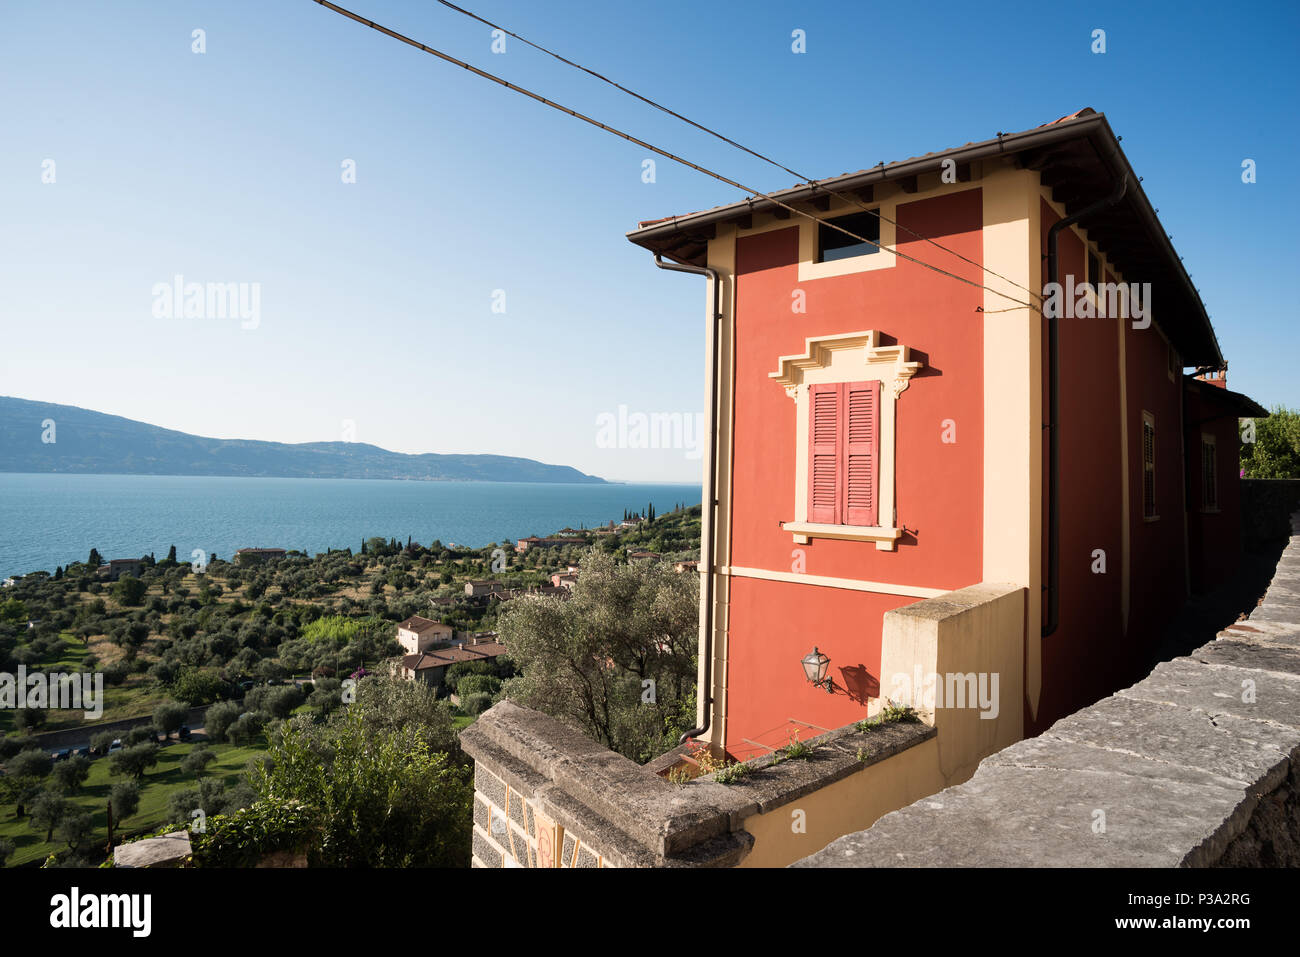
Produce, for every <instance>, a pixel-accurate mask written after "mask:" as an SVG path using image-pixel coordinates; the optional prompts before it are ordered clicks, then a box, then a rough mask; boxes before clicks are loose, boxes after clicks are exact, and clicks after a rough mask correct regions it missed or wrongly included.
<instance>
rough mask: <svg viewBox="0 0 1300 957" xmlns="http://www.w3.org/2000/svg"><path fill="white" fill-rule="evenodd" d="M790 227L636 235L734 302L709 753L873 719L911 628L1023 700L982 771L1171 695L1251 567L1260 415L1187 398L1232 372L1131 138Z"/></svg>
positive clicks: (706, 648)
mask: <svg viewBox="0 0 1300 957" xmlns="http://www.w3.org/2000/svg"><path fill="white" fill-rule="evenodd" d="M774 198H775V199H776V200H778V201H779V204H780V205H778V203H774V202H772V201H769V200H767V199H753V200H742V201H740V202H736V203H732V204H730V205H727V206H721V207H717V208H715V209H711V210H707V211H704V212H700V213H693V214H690V215H686V216H674V217H671V218H668V219H665V220H659V221H651V222H647V223H644V224H642V226H641V227H640V228H638V229H636V230H634V231H632V232H631V233H629V234H628V236H629V239H630V240H631V241H632V242H633V243H635V244H637V245H639V246H641V247H643V248H645V249H646V250H648V251H650V252H652V253H654V254H655V256H656V258H657V260H658V262H659V264H660V265H661V266H663V267H664V268H668V269H674V270H678V271H685V272H692V273H696V274H699V275H703V276H707V277H708V279H709V290H708V310H707V317H708V329H709V330H710V332H709V339H708V348H707V353H706V361H707V364H708V367H709V369H710V377H709V393H708V394H709V395H710V396H711V403H712V406H713V408H712V415H713V416H714V417H716V423H717V426H716V431H714V432H712V434H711V436H710V439H711V444H710V447H709V452H708V454H707V455H706V456H705V492H704V501H705V503H706V506H705V508H704V513H703V538H704V547H703V554H702V558H701V571H702V572H703V573H704V575H703V580H702V590H703V592H704V595H703V603H702V612H703V613H702V615H701V631H700V655H699V659H700V676H699V677H700V694H699V713H698V716H697V721H698V724H699V728H697V729H696V733H697V734H698V735H699V737H700V739H701V740H704V741H708V742H710V743H711V744H712V745H713V746H714V747H715V748H717V749H720V750H721V749H725V750H726V751H727V752H729V753H731V754H732V755H734V756H736V757H740V758H746V757H750V756H752V755H754V754H761V753H765V752H766V750H769V749H770V748H771V747H774V746H781V745H783V744H785V743H786V740H787V738H788V735H789V734H790V733H791V730H792V728H795V727H796V725H792V724H791V723H790V722H791V720H792V719H794V720H795V721H797V722H803V723H804V724H803V725H801V726H807V725H811V726H813V727H818V728H838V727H843V726H845V725H848V724H850V723H852V722H854V721H857V720H859V719H861V718H863V717H866V716H867V715H869V714H874V713H876V712H877V711H878V710H879V708H880V706H881V704H882V701H883V699H884V698H886V697H894V698H895V699H896V700H897V699H898V698H899V696H900V692H899V691H898V690H896V689H897V688H899V687H902V686H903V685H906V684H907V682H908V681H910V679H911V674H910V671H911V668H910V666H909V667H908V671H909V674H907V675H901V672H900V671H898V670H897V662H898V660H902V659H901V658H898V657H897V656H898V655H902V653H903V651H906V652H907V655H911V656H912V657H911V658H907V655H903V658H907V660H918V661H919V660H920V659H919V658H917V657H916V656H917V655H920V654H921V652H922V651H923V650H924V648H923V647H922V645H921V644H918V643H913V644H909V643H908V642H909V641H910V640H911V639H909V638H908V637H907V636H908V635H909V634H913V632H909V631H908V629H922V628H932V629H935V628H937V629H947V631H941V633H942V634H945V635H948V636H949V638H947V639H945V640H944V641H941V642H940V643H939V645H938V646H937V647H938V650H937V651H935V652H934V653H933V654H930V660H931V662H932V663H933V662H934V661H938V660H944V661H946V663H947V665H948V666H949V667H950V668H951V670H952V671H960V672H972V673H974V672H979V673H981V674H985V675H986V677H991V676H992V675H993V674H996V675H997V676H998V677H999V678H1000V685H999V687H1000V691H999V702H998V704H999V708H1000V710H999V711H998V713H997V716H996V719H995V720H991V721H975V722H974V723H973V726H974V727H975V728H976V729H977V730H978V731H979V733H980V734H981V735H983V737H981V738H977V739H976V738H972V739H971V740H970V741H965V742H963V743H962V747H963V748H964V749H965V750H964V751H963V754H964V755H965V756H966V758H967V759H969V760H977V759H978V757H979V756H980V754H987V753H990V752H991V751H993V750H996V749H997V748H1000V747H1003V746H1005V745H1007V744H1009V743H1011V742H1013V741H1015V740H1018V739H1019V738H1021V737H1023V736H1025V735H1027V734H1036V733H1038V732H1039V731H1041V730H1043V729H1044V728H1046V727H1047V726H1048V725H1050V724H1051V723H1052V722H1053V721H1055V720H1056V719H1058V718H1060V717H1062V716H1063V715H1066V714H1069V713H1071V712H1073V711H1075V710H1077V709H1078V708H1080V707H1082V706H1085V705H1087V704H1089V703H1091V702H1093V701H1095V700H1096V699H1097V698H1099V697H1101V696H1103V695H1105V694H1108V693H1109V692H1111V691H1112V690H1114V689H1116V688H1119V687H1122V686H1123V685H1125V684H1128V683H1131V682H1132V681H1133V680H1136V678H1137V677H1139V676H1140V675H1142V674H1145V673H1146V668H1147V667H1148V666H1149V660H1150V654H1151V653H1152V651H1153V650H1154V648H1155V647H1156V645H1157V644H1158V642H1159V640H1160V637H1161V633H1162V630H1163V625H1164V623H1165V622H1166V621H1167V620H1168V618H1169V617H1170V616H1171V615H1172V614H1173V613H1174V612H1176V611H1177V610H1178V608H1179V607H1180V606H1181V605H1182V604H1183V602H1184V600H1185V599H1186V597H1187V594H1188V588H1189V582H1191V581H1192V580H1195V581H1196V582H1197V583H1199V584H1201V585H1204V586H1207V587H1208V586H1209V585H1212V584H1213V583H1215V582H1216V581H1221V580H1222V578H1223V577H1224V576H1225V575H1226V574H1229V573H1230V571H1231V569H1232V567H1233V566H1234V564H1235V550H1234V546H1231V544H1230V539H1231V538H1232V536H1233V534H1235V533H1234V532H1233V531H1232V530H1233V529H1235V528H1236V527H1237V526H1238V524H1239V520H1238V516H1237V514H1236V502H1237V497H1236V493H1235V485H1236V482H1237V471H1236V467H1235V462H1236V431H1235V428H1236V426H1235V419H1236V417H1237V416H1238V415H1249V414H1256V415H1258V414H1259V411H1260V410H1258V407H1257V406H1255V405H1254V403H1251V402H1250V400H1248V399H1246V398H1245V397H1244V396H1238V395H1236V394H1235V393H1226V390H1221V389H1218V388H1216V387H1215V384H1210V385H1206V384H1204V383H1194V382H1191V381H1190V379H1191V377H1189V376H1185V375H1184V369H1186V368H1188V367H1191V368H1193V369H1203V368H1210V369H1220V368H1223V366H1224V358H1223V356H1222V354H1221V352H1220V349H1219V344H1218V341H1217V339H1216V338H1215V334H1214V330H1213V328H1212V326H1211V324H1210V320H1209V317H1208V315H1207V313H1206V309H1205V306H1204V304H1203V303H1202V302H1201V299H1200V296H1199V294H1198V293H1197V290H1196V288H1195V287H1194V286H1193V285H1192V283H1191V280H1190V278H1189V277H1188V274H1187V271H1186V269H1185V268H1184V266H1183V264H1182V263H1181V261H1180V258H1179V256H1178V254H1177V253H1176V252H1175V251H1174V248H1173V246H1172V244H1171V243H1170V241H1169V239H1168V237H1167V235H1166V232H1165V229H1164V227H1163V226H1162V225H1161V223H1160V221H1159V220H1158V219H1157V217H1156V214H1155V210H1154V209H1153V207H1152V205H1151V203H1150V201H1149V200H1148V199H1147V197H1146V195H1145V193H1144V191H1143V188H1142V185H1141V183H1140V182H1139V179H1138V177H1137V175H1136V174H1135V173H1134V171H1133V169H1132V168H1131V166H1130V165H1129V161H1128V159H1127V158H1126V157H1125V156H1124V154H1123V152H1122V151H1121V150H1120V146H1119V142H1118V139H1117V138H1116V136H1115V135H1114V133H1113V132H1112V131H1111V128H1110V126H1109V124H1108V123H1107V122H1106V119H1105V117H1104V116H1103V115H1101V114H1099V113H1094V112H1093V111H1092V110H1082V111H1080V112H1079V113H1076V114H1072V115H1071V116H1068V117H1064V118H1062V119H1061V120H1058V121H1055V122H1053V123H1049V124H1046V125H1045V126H1041V127H1036V128H1034V129H1030V130H1027V131H1025V132H1022V133H1005V134H1001V133H1000V134H998V136H997V137H996V138H995V139H990V140H987V141H984V142H980V143H969V144H967V145H965V146H961V147H957V148H954V149H950V150H947V151H944V152H941V153H930V154H926V155H924V156H919V157H916V158H913V159H910V160H904V161H901V162H896V163H892V164H888V165H886V164H881V165H880V166H877V167H873V168H871V169H866V170H862V171H859V172H857V173H850V174H845V175H843V176H839V177H835V178H830V179H825V180H820V181H818V182H816V183H812V184H801V185H798V186H795V187H792V188H790V189H787V190H782V191H780V192H778V193H776V194H774ZM849 234H852V235H849ZM1103 316H1104V318H1103ZM1209 393H1218V395H1216V396H1211V395H1209ZM1233 396H1236V398H1233ZM1217 400H1222V401H1217ZM1201 417H1206V418H1207V421H1208V419H1209V418H1212V419H1213V422H1214V425H1213V427H1212V428H1211V427H1210V426H1208V425H1207V426H1205V427H1204V428H1202V427H1200V426H1196V425H1194V421H1195V420H1198V419H1200V418H1201ZM1202 432H1210V433H1212V434H1213V437H1214V439H1215V441H1216V442H1217V443H1218V445H1217V455H1210V454H1209V453H1205V452H1203V445H1204V443H1203V442H1202V441H1201V440H1200V435H1201V433H1202ZM1189 436H1190V439H1189ZM1189 441H1191V442H1192V443H1193V444H1191V445H1189V444H1188V443H1189ZM1203 463H1205V465H1204V467H1205V468H1206V469H1209V470H1210V471H1209V472H1208V473H1207V474H1212V475H1213V476H1214V481H1215V482H1216V483H1217V486H1216V487H1215V488H1214V490H1213V494H1212V495H1208V497H1207V495H1206V494H1202V493H1199V492H1198V489H1197V487H1195V486H1194V487H1193V488H1192V489H1191V490H1190V491H1189V488H1188V484H1189V482H1188V477H1189V476H1193V477H1194V476H1196V475H1198V474H1200V473H1201V470H1202V467H1203ZM1198 495H1199V499H1200V500H1199V501H1197V500H1194V499H1195V498H1196V497H1197V496H1198ZM707 503H716V504H715V505H713V507H709V505H708V504H707ZM1214 509H1218V511H1217V512H1216V511H1214ZM625 524H626V523H625ZM968 586H979V588H977V589H976V590H973V591H962V592H961V593H960V594H959V595H957V596H955V597H954V593H955V592H957V591H958V590H963V589H968ZM926 599H935V600H936V601H935V602H934V603H933V604H931V605H928V606H926V607H925V609H924V615H925V617H924V619H922V618H920V617H917V615H919V614H920V610H916V612H917V614H916V615H913V616H912V617H911V618H905V617H902V616H892V617H890V618H888V620H889V621H890V622H892V624H890V625H889V627H890V628H891V629H894V630H893V631H891V632H890V635H891V639H890V642H889V643H887V644H888V645H889V647H890V648H892V649H893V651H890V652H889V654H894V655H895V656H896V657H895V658H894V659H888V660H887V659H886V658H885V657H883V655H884V653H885V652H884V647H883V645H882V642H883V640H884V638H883V636H884V629H885V627H886V626H885V622H886V620H887V617H886V616H889V615H890V613H891V612H893V611H895V610H898V609H902V608H903V607H904V606H911V605H914V604H917V603H919V602H923V601H925V600H926ZM945 603H947V604H945ZM968 606H970V611H969V613H968V614H967V613H964V612H963V613H962V615H959V614H958V611H957V609H959V608H966V607H968ZM963 615H964V617H963ZM922 622H923V623H922ZM995 622H996V623H997V624H996V625H995V624H994V623H995ZM922 633H923V632H922V631H916V632H915V634H916V635H920V634H922ZM959 635H960V636H961V637H960V640H958V637H957V636H959ZM920 641H921V639H920V638H917V639H916V642H920ZM927 653H928V652H927ZM936 655H937V657H936ZM818 656H822V657H824V658H827V659H829V660H828V661H821V659H820V658H819V657H818ZM945 656H946V657H945ZM891 661H892V662H893V663H892V664H891ZM806 662H809V663H811V667H813V668H814V669H815V668H816V667H820V668H822V669H825V674H826V675H827V677H826V678H823V679H818V681H817V683H816V684H814V683H813V682H812V680H810V679H808V678H806V677H805V667H809V666H810V665H809V664H806ZM919 670H920V669H919V666H918V671H919ZM900 676H901V677H903V678H904V681H903V682H902V683H901V684H900V683H898V679H899V678H900ZM828 692H829V693H828ZM942 737H943V735H942V734H941V738H942ZM942 747H943V744H942V741H941V748H942ZM970 767H971V768H973V765H971V766H970ZM966 773H969V771H967V772H966Z"/></svg>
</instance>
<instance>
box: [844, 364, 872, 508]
mask: <svg viewBox="0 0 1300 957" xmlns="http://www.w3.org/2000/svg"><path fill="white" fill-rule="evenodd" d="M844 392H845V397H844V406H845V420H846V427H845V432H844V483H843V485H844V515H845V518H844V524H845V525H873V526H874V525H877V524H878V522H877V520H876V518H877V515H878V513H879V502H878V496H877V489H876V486H877V484H878V483H877V479H876V471H877V462H879V460H880V382H879V380H876V381H873V382H853V383H849V384H847V385H845V386H844Z"/></svg>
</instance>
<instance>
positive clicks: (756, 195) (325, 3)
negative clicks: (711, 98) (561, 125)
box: [315, 0, 1042, 312]
mask: <svg viewBox="0 0 1300 957" xmlns="http://www.w3.org/2000/svg"><path fill="white" fill-rule="evenodd" d="M315 2H316V3H318V4H319V5H320V6H322V7H325V8H326V9H328V10H332V11H334V12H335V13H337V14H339V15H340V16H344V17H347V18H348V19H349V20H353V21H355V22H356V23H360V24H362V25H363V26H367V27H370V29H372V30H375V31H377V32H379V33H382V34H384V35H385V36H389V37H392V38H393V39H394V40H398V41H400V42H402V43H405V44H407V45H408V46H413V47H415V48H416V49H417V50H421V51H423V52H425V53H428V54H430V55H431V56H436V57H437V58H438V59H440V60H443V61H445V62H447V63H450V64H452V65H453V66H458V67H461V68H462V69H464V70H468V71H469V72H470V73H473V74H474V75H475V76H479V77H482V78H483V79H485V80H491V81H492V82H493V83H497V84H500V85H501V86H504V87H505V88H506V89H508V90H513V91H514V92H516V93H520V94H522V95H524V96H526V97H528V98H530V99H533V100H536V101H537V102H538V103H541V104H543V105H545V106H549V107H551V108H552V109H554V110H558V111H559V112H561V113H567V114H568V115H569V116H572V117H573V118H574V119H578V120H582V121H583V122H584V123H589V124H590V125H592V126H595V127H597V128H599V129H602V130H604V131H605V132H607V133H611V134H613V135H614V136H617V137H620V138H621V139H624V140H627V141H628V142H629V143H633V144H635V145H637V146H640V147H642V148H643V149H648V150H650V151H651V152H654V153H657V154H659V155H660V156H663V157H665V158H666V159H670V160H672V161H673V162H675V163H680V164H681V165H683V166H686V167H689V168H690V169H693V170H695V171H696V172H699V173H703V174H704V175H705V176H709V177H711V178H713V179H716V180H718V181H719V182H721V183H726V184H727V185H728V186H733V187H735V188H736V189H739V190H742V191H743V192H745V193H748V194H750V199H764V200H766V201H767V202H769V203H772V204H773V205H775V206H779V207H780V208H782V209H785V210H788V211H789V212H791V213H793V214H794V215H796V216H802V217H803V218H805V219H808V220H811V221H812V222H815V223H820V224H821V225H823V226H826V227H828V228H830V229H833V230H835V231H836V232H839V233H843V234H844V235H845V236H848V237H849V238H850V239H854V240H857V241H858V242H860V243H866V244H867V245H870V246H875V247H876V248H877V249H881V250H884V251H886V252H889V253H891V254H893V255H894V256H895V257H897V258H900V259H905V260H907V261H909V262H913V263H916V264H917V265H918V266H921V267H923V268H925V269H929V270H931V271H932V272H936V273H938V274H940V275H943V276H947V277H949V278H950V279H955V280H957V281H958V282H961V283H965V284H966V285H968V286H973V287H975V288H976V289H983V290H984V291H986V292H991V293H993V294H994V295H995V296H1000V297H1001V298H1003V299H1006V300H1008V301H1010V302H1014V303H1016V305H1018V306H1023V307H1025V308H1028V309H1031V310H1033V311H1035V312H1041V311H1042V310H1041V309H1040V308H1039V307H1037V306H1035V305H1034V304H1033V303H1031V302H1023V301H1022V300H1019V299H1017V298H1015V296H1011V295H1008V294H1007V293H1005V292H1001V291H999V290H997V289H993V288H991V287H989V286H986V285H984V284H983V283H979V282H975V281H974V280H971V279H967V278H966V277H965V276H959V275H957V274H956V273H954V272H949V271H948V270H946V269H943V268H941V267H939V266H935V265H933V264H931V263H928V262H926V261H925V260H923V259H918V258H917V257H915V256H912V255H909V254H908V253H903V252H899V251H898V250H897V249H890V248H888V247H886V246H882V245H881V244H880V243H878V242H876V241H875V240H871V239H867V238H866V237H865V236H859V235H858V234H857V233H854V232H851V231H850V230H848V229H845V228H844V227H843V226H839V225H837V224H836V223H835V222H834V221H833V220H825V219H821V218H819V217H817V216H813V215H812V214H811V213H807V212H805V211H803V210H801V209H796V208H795V207H794V206H791V205H790V204H789V203H785V202H782V201H781V200H779V199H777V198H775V197H774V196H771V195H769V194H767V193H764V192H763V191H762V190H759V189H755V188H753V187H752V186H746V185H745V184H744V183H741V182H738V181H736V180H734V179H731V178H730V177H727V176H724V175H723V174H721V173H718V172H715V171H714V170H711V169H707V168H706V167H703V166H700V165H699V164H698V163H693V162H691V161H690V160H688V159H685V158H683V157H681V156H678V155H676V154H675V153H670V152H668V151H667V150H665V149H661V148H660V147H658V146H655V145H654V144H652V143H647V142H646V141H645V140H642V139H638V138H637V137H635V136H633V135H632V134H630V133H625V132H623V131H622V130H620V129H617V128H616V127H613V126H609V125H608V124H606V123H602V122H601V121H599V120H596V119H593V118H592V117H590V116H587V115H586V114H584V113H579V112H578V111H577V110H574V109H572V108H570V107H567V106H564V105H563V104H562V103H556V102H555V101H553V100H549V99H547V98H546V97H544V96H542V95H541V94H540V93H535V92H533V91H532V90H529V89H526V88H524V87H522V86H519V85H517V84H515V83H511V82H510V81H509V80H506V79H503V78H502V77H499V76H496V75H495V74H492V73H488V72H487V71H486V70H482V69H480V68H478V67H476V66H474V65H473V64H471V63H466V62H465V61H464V60H460V59H458V58H456V57H454V56H452V55H451V54H450V53H444V52H443V51H442V50H437V49H435V48H433V47H431V46H427V45H426V44H423V43H421V42H420V41H419V40H414V39H412V38H410V37H408V36H404V35H403V34H401V33H398V32H397V31H396V30H392V29H389V28H388V27H386V26H383V25H382V24H379V23H376V22H374V21H373V20H367V19H366V18H365V17H363V16H361V15H360V14H357V13H353V12H352V11H351V10H348V9H346V8H344V7H340V6H339V5H338V4H336V3H332V2H330V0H315Z"/></svg>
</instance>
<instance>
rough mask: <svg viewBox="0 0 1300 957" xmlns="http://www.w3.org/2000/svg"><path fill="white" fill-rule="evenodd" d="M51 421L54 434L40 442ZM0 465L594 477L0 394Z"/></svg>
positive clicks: (138, 471)
mask: <svg viewBox="0 0 1300 957" xmlns="http://www.w3.org/2000/svg"><path fill="white" fill-rule="evenodd" d="M46 419H53V420H54V422H55V426H56V429H57V431H56V434H55V437H56V441H55V442H53V443H46V442H42V441H41V436H42V429H43V426H42V422H44V420H46ZM0 472H78V473H98V474H115V475H238V476H257V477H270V478H356V479H406V480H416V481H468V482H604V479H601V478H597V477H596V476H593V475H586V474H584V473H582V472H579V471H578V470H577V469H574V468H570V467H569V466H567V465H546V464H544V463H542V462H537V461H534V460H532V459H524V458H515V457H512V456H507V455H441V454H438V453H434V452H428V453H425V454H422V455H407V454H404V453H401V452H389V451H388V450H387V449H381V448H379V447H377V446H374V445H365V444H363V443H359V442H307V443H303V444H300V445H290V444H287V443H283V442H256V441H249V440H243V439H208V438H203V437H202V436H197V435H189V434H187V433H185V432H176V431H173V430H171V429H163V428H159V427H158V426H156V425H148V424H147V423H144V422H136V421H134V420H132V419H126V418H122V417H121V416H117V415H105V414H104V413H102V412H92V411H91V410H89V409H81V408H78V407H76V406H72V405H57V404H55V403H50V402H32V401H29V400H27V399H16V398H11V397H8V396H0Z"/></svg>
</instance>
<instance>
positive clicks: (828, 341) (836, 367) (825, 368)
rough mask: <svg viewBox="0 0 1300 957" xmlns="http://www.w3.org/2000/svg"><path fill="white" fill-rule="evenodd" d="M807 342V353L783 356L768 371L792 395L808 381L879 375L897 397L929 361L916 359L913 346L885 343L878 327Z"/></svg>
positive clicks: (855, 378)
mask: <svg viewBox="0 0 1300 957" xmlns="http://www.w3.org/2000/svg"><path fill="white" fill-rule="evenodd" d="M804 344H805V349H804V352H803V354H801V355H793V356H781V357H780V358H779V359H778V368H777V370H776V371H775V372H769V373H768V378H770V379H775V380H776V382H777V383H778V384H779V385H781V386H783V387H784V388H785V391H786V395H788V396H790V398H792V399H793V398H795V397H796V396H797V394H798V391H799V386H801V385H803V384H804V383H805V382H813V381H817V382H836V381H838V382H851V381H858V380H866V379H879V380H880V381H881V383H882V385H883V386H884V387H885V388H888V389H889V390H890V392H891V394H892V395H893V397H894V398H895V399H897V398H898V397H899V396H900V395H902V394H903V392H904V391H905V390H906V389H907V386H908V380H909V379H911V378H912V376H914V375H915V374H916V373H917V372H918V371H919V370H920V369H922V368H923V367H924V365H925V363H923V362H917V361H913V360H912V358H911V350H909V349H908V347H907V346H905V345H902V344H901V343H900V344H895V345H881V344H880V333H879V332H878V331H877V330H875V329H869V330H867V331H866V332H849V333H842V334H840V335H836V336H821V337H815V338H809V339H805V340H804Z"/></svg>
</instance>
